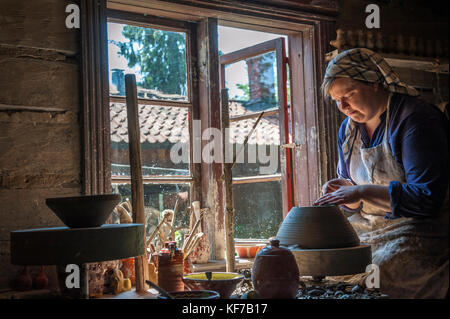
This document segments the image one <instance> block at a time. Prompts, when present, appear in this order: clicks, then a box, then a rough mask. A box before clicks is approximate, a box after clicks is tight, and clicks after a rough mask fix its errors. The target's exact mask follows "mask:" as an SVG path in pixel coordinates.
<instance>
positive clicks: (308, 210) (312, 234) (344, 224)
mask: <svg viewBox="0 0 450 319" xmlns="http://www.w3.org/2000/svg"><path fill="white" fill-rule="evenodd" d="M276 237H277V238H278V239H279V240H280V245H282V246H292V245H297V246H298V247H299V248H302V249H331V248H345V247H356V246H359V244H360V242H359V237H358V235H357V234H356V232H355V230H354V229H353V227H352V225H351V224H350V223H349V221H348V220H347V218H346V217H345V216H344V214H343V213H342V212H341V210H340V209H339V207H337V206H334V205H333V206H311V207H293V208H292V209H291V210H290V211H289V213H288V215H287V216H286V218H285V219H284V220H283V223H282V224H281V226H280V228H279V229H278V233H277V236H276Z"/></svg>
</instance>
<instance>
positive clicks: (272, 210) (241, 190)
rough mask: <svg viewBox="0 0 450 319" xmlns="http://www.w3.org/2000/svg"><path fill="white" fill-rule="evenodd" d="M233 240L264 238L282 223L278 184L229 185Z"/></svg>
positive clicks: (279, 186)
mask: <svg viewBox="0 0 450 319" xmlns="http://www.w3.org/2000/svg"><path fill="white" fill-rule="evenodd" d="M233 196H234V208H235V216H234V223H235V225H234V237H235V238H254V239H267V238H269V237H272V236H275V235H276V234H277V232H278V228H279V226H280V224H281V222H282V220H283V208H282V202H281V201H282V199H281V182H280V181H274V182H265V183H248V184H236V185H233Z"/></svg>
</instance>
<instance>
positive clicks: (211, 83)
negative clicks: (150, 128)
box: [194, 18, 225, 259]
mask: <svg viewBox="0 0 450 319" xmlns="http://www.w3.org/2000/svg"><path fill="white" fill-rule="evenodd" d="M197 51H198V61H197V65H198V89H199V109H200V120H201V132H204V130H205V129H208V128H217V129H219V130H220V129H221V126H222V125H221V113H220V89H219V86H220V84H219V56H218V35H217V19H214V18H207V19H205V20H203V21H202V22H200V23H199V24H198V28H197ZM209 143H210V141H206V140H202V141H201V144H202V147H201V150H204V149H205V147H206V146H207V144H209ZM201 150H200V151H201ZM194 151H195V149H194ZM216 151H219V152H220V151H221V150H220V149H219V150H216ZM199 155H200V157H201V155H202V154H201V152H200V154H199ZM222 172H223V165H222V163H216V162H212V163H206V162H205V161H202V163H201V175H202V204H201V207H205V208H210V212H211V213H210V214H207V215H206V216H205V218H204V219H203V223H204V224H203V225H202V226H204V227H203V229H204V230H205V231H204V232H205V233H206V236H207V237H208V241H209V244H210V248H211V257H212V259H223V258H224V253H225V249H224V248H225V247H224V246H223V242H224V240H223V239H224V225H223V222H224V208H223V200H224V197H223V183H222V182H221V181H220V178H221V176H222Z"/></svg>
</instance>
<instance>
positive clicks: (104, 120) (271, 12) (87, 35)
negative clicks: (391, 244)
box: [80, 0, 340, 259]
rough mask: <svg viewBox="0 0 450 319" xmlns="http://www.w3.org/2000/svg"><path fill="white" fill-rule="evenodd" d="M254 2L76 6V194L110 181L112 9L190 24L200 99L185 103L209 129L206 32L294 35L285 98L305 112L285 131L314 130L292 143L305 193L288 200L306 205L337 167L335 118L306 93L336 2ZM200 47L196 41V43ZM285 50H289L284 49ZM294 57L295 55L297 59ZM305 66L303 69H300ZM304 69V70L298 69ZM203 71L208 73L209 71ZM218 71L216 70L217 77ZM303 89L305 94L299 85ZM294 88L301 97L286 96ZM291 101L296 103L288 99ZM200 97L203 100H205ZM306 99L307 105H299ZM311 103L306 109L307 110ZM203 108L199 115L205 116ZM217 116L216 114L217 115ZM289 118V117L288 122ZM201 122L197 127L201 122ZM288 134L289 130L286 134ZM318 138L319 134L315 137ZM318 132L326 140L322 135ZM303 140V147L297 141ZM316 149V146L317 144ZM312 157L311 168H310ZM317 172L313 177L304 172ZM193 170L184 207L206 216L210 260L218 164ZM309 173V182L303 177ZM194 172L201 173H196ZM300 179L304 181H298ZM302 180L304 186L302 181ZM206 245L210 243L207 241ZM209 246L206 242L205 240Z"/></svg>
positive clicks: (210, 66) (155, 0) (211, 99)
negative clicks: (197, 204) (196, 207)
mask: <svg viewBox="0 0 450 319" xmlns="http://www.w3.org/2000/svg"><path fill="white" fill-rule="evenodd" d="M259 2H260V3H255V2H252V3H248V2H244V1H242V2H237V1H233V2H229V3H228V1H227V0H224V1H221V0H220V1H219V0H214V1H209V2H206V1H199V0H186V1H183V3H177V2H174V1H163V0H146V1H143V0H99V1H97V2H92V1H90V0H80V6H81V10H80V11H81V13H82V14H81V63H82V66H81V72H80V78H81V84H82V90H81V91H82V101H81V104H82V107H81V114H80V122H81V167H82V169H81V171H82V176H81V180H82V192H83V193H84V194H102V193H109V192H110V187H111V181H110V176H109V175H110V166H111V165H110V162H109V159H110V154H109V150H110V143H109V142H110V117H109V92H108V63H107V61H108V55H107V37H106V26H107V22H106V20H107V18H106V10H110V9H111V10H120V11H121V12H127V13H129V12H131V13H134V14H138V15H141V16H143V15H153V16H157V17H158V16H162V17H165V18H171V19H178V20H185V21H192V22H195V23H197V28H195V29H194V30H195V31H196V32H197V34H198V37H199V40H198V44H197V39H196V37H194V38H195V39H194V40H195V41H196V43H195V44H194V43H193V47H194V48H195V49H197V51H198V55H197V59H198V63H199V65H203V64H204V65H205V68H206V69H207V70H203V69H199V70H198V71H199V73H197V75H196V76H197V79H196V81H194V85H196V86H197V88H199V93H200V94H201V95H202V97H201V98H200V94H199V96H197V98H198V100H197V101H193V102H194V103H197V105H199V106H200V108H199V109H197V110H195V109H194V111H193V119H200V118H201V119H202V120H203V119H206V120H208V121H209V122H208V123H206V124H207V125H208V124H211V123H213V124H214V126H217V125H218V124H217V120H216V119H214V117H213V116H212V115H210V114H206V115H205V113H213V112H215V114H217V110H216V109H213V108H218V107H219V104H220V103H219V102H218V100H219V97H220V92H219V90H218V89H217V88H214V87H212V88H210V87H206V85H205V84H204V83H203V82H202V81H203V80H206V81H208V82H213V80H218V77H217V79H216V76H215V74H214V73H216V71H215V70H214V68H215V67H217V66H218V65H217V64H218V63H217V61H216V58H215V57H214V56H213V55H211V54H212V53H213V50H214V48H215V47H217V40H215V39H214V37H213V36H214V31H215V30H217V21H220V24H221V25H224V26H231V27H243V28H248V29H252V30H257V31H266V32H273V33H282V32H286V34H289V35H290V34H294V35H295V34H297V36H298V37H299V38H302V39H303V40H304V41H303V47H302V48H301V50H300V51H298V52H294V53H295V54H296V56H292V54H291V53H290V54H289V56H290V57H291V60H290V61H289V64H290V66H291V68H290V70H289V76H290V77H291V78H294V79H296V80H295V81H300V82H299V83H297V82H294V81H292V83H293V85H292V87H291V99H292V102H293V104H291V105H292V107H294V106H295V104H300V105H299V108H300V111H299V113H302V114H305V113H306V111H307V110H309V111H310V114H308V117H309V119H308V121H306V119H305V117H304V116H302V114H295V113H297V112H293V113H294V114H292V119H293V120H292V124H296V125H297V124H298V123H297V122H300V125H304V126H305V128H304V130H305V132H306V131H308V132H309V129H312V130H315V131H314V132H315V134H317V135H316V136H315V138H317V141H315V142H313V143H312V144H311V145H309V144H308V142H309V140H310V139H311V137H312V136H311V135H309V134H305V135H304V136H303V137H301V139H300V140H299V141H294V142H296V143H297V142H301V143H302V145H301V146H300V147H299V149H298V150H297V149H296V150H295V153H296V156H302V157H304V158H306V159H307V163H306V164H305V165H304V166H303V167H302V168H301V169H300V172H297V173H296V175H298V176H295V178H294V183H297V184H298V183H301V186H302V187H303V189H304V190H305V191H307V192H308V194H307V195H306V196H303V195H302V194H299V191H298V190H299V188H297V192H296V194H295V204H296V205H298V206H300V205H304V204H307V203H308V202H309V198H310V196H311V193H309V190H308V186H309V185H308V183H313V184H314V185H313V186H314V187H315V188H316V191H317V190H318V186H319V184H320V183H323V182H324V181H326V180H328V179H331V178H333V177H335V168H336V163H337V145H336V143H337V142H336V141H337V129H338V127H339V124H340V120H339V119H340V117H339V112H338V111H337V110H334V109H329V108H326V105H325V103H324V101H323V100H322V99H321V98H320V96H319V94H318V91H317V90H314V88H313V89H312V90H311V87H312V86H320V83H321V81H322V77H323V72H324V70H325V68H326V60H325V56H326V54H327V53H328V52H330V51H332V50H333V48H332V47H331V46H330V44H329V42H330V40H332V39H334V37H335V32H336V29H337V16H338V13H339V6H338V4H337V2H336V1H333V2H332V5H322V6H313V7H312V6H310V5H307V4H298V5H293V6H290V5H289V6H288V5H286V6H284V5H279V6H278V5H276V4H274V3H272V2H274V1H269V0H262V1H259ZM203 41H204V42H203ZM297 42H298V41H297ZM289 49H290V50H292V46H291V42H289ZM297 54H298V56H297ZM293 65H295V66H296V67H297V66H300V67H301V68H302V69H301V71H300V70H297V71H298V72H297V74H296V75H293V74H292V72H291V71H292V70H293V68H292V66H293ZM305 66H306V67H305ZM294 69H297V68H294ZM305 69H307V70H305ZM209 71H210V72H209ZM217 72H218V71H217ZM306 72H312V73H311V74H310V75H311V76H310V77H309V76H308V77H307V78H303V74H302V73H306ZM304 80H305V81H307V82H308V86H307V87H305V85H304V83H303V81H304ZM297 85H299V88H300V90H298V91H303V92H297V93H296V92H293V91H294V89H295V88H296V86H297ZM295 94H297V95H296V96H294V95H295ZM205 95H206V96H205ZM305 95H307V98H308V103H307V102H306V101H305V100H306V97H305ZM310 102H312V103H310ZM205 108H207V109H205ZM219 114H220V112H219ZM294 118H297V120H295V119H294ZM202 122H203V121H202ZM293 129H294V127H293ZM321 132H322V133H321ZM323 132H326V134H323ZM302 139H304V140H302ZM317 144H318V145H317ZM314 152H320V156H318V154H316V158H314V156H313V157H308V154H310V153H314ZM317 157H319V158H318V159H319V163H317V162H316V163H314V160H317ZM311 165H312V166H315V167H317V168H319V170H318V171H314V170H312V169H311V167H310V166H311ZM195 167H196V168H195V169H196V170H198V171H193V173H194V179H195V180H196V183H195V185H194V196H192V193H191V199H192V200H200V201H201V203H202V207H210V209H211V215H212V217H211V216H210V217H208V218H206V222H207V228H206V233H207V234H208V237H209V239H210V242H211V245H212V249H211V253H212V259H222V258H224V245H223V238H224V231H223V219H224V215H223V214H224V211H223V202H222V200H223V188H222V186H221V185H220V183H216V182H215V181H216V180H217V179H218V178H220V176H221V168H222V166H221V165H215V164H214V163H213V164H202V165H201V166H195ZM310 171H311V174H312V176H311V178H309V176H308V174H310ZM200 173H201V174H200ZM302 177H307V178H308V179H303V178H302ZM305 181H306V182H305ZM201 193H203V194H202V196H200V194H201ZM214 238H215V239H216V240H215V241H214ZM211 239H212V240H211Z"/></svg>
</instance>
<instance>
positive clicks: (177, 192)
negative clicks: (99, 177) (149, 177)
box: [112, 183, 190, 247]
mask: <svg viewBox="0 0 450 319" xmlns="http://www.w3.org/2000/svg"><path fill="white" fill-rule="evenodd" d="M112 192H113V193H114V194H120V195H122V200H125V199H126V198H129V199H130V202H131V184H125V183H124V184H116V183H113V184H112ZM177 199H178V204H177V205H178V209H177V213H176V215H175V224H174V225H175V228H176V229H177V228H178V230H177V232H175V238H174V240H177V241H179V243H178V244H180V243H182V240H183V238H184V234H186V233H187V232H188V231H189V210H188V209H187V208H188V207H189V206H190V185H189V184H154V183H151V184H144V210H145V224H146V234H147V236H150V235H151V234H152V233H153V231H154V230H155V228H156V226H157V225H158V223H159V222H160V221H161V218H162V215H161V213H162V211H163V210H165V209H172V210H173V209H174V207H175V203H176V201H177ZM113 222H114V218H113ZM179 247H181V246H179Z"/></svg>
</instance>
